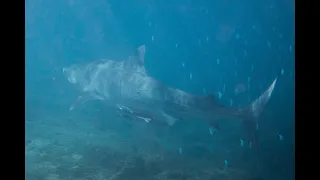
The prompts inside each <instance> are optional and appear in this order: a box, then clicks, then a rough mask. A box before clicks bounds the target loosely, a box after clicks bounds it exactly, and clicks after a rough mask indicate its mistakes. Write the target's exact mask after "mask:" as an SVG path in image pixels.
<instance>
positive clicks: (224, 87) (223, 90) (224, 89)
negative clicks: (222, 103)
mask: <svg viewBox="0 0 320 180" xmlns="http://www.w3.org/2000/svg"><path fill="white" fill-rule="evenodd" d="M222 92H226V84H223V89H222Z"/></svg>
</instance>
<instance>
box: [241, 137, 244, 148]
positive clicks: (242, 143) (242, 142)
mask: <svg viewBox="0 0 320 180" xmlns="http://www.w3.org/2000/svg"><path fill="white" fill-rule="evenodd" d="M240 146H241V147H243V146H244V141H243V139H240Z"/></svg>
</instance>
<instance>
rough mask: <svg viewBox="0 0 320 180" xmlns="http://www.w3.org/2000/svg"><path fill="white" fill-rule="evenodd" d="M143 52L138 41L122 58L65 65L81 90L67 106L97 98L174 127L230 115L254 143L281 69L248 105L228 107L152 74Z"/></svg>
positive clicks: (214, 124)
mask: <svg viewBox="0 0 320 180" xmlns="http://www.w3.org/2000/svg"><path fill="white" fill-rule="evenodd" d="M145 53H146V47H145V45H142V46H140V47H138V48H137V50H136V53H135V54H134V55H132V56H129V58H128V59H126V60H122V61H115V60H108V59H103V60H98V61H94V62H91V63H87V64H75V65H72V66H70V67H67V68H63V73H64V75H65V76H66V78H67V79H68V81H69V82H70V83H71V84H73V85H74V86H76V87H77V88H78V90H79V91H80V92H81V96H79V97H78V99H77V100H76V101H75V102H74V103H73V104H72V105H71V107H70V110H73V109H74V108H75V107H76V106H77V105H79V104H83V103H85V102H86V101H89V100H101V101H103V102H104V104H106V105H107V107H108V108H111V109H112V110H114V111H115V112H117V113H118V114H119V115H121V116H123V117H125V118H129V119H132V120H137V121H141V122H144V123H157V124H163V125H167V126H173V125H174V124H175V123H176V122H178V121H183V120H185V119H201V120H203V121H205V122H207V123H208V125H210V126H211V127H213V128H214V129H216V130H219V129H220V128H219V124H220V123H221V122H223V121H224V120H225V119H232V121H234V122H238V123H240V125H242V127H244V129H245V131H246V134H247V135H248V137H249V138H250V141H251V143H252V145H253V146H254V145H256V143H257V131H258V123H259V116H260V114H261V113H262V112H263V110H264V108H265V106H266V104H267V102H268V101H269V99H270V97H271V94H272V92H273V90H274V88H275V85H276V82H277V79H278V76H279V74H278V76H277V77H276V78H275V79H274V80H273V82H272V83H271V85H270V86H269V87H268V88H267V89H266V90H265V91H264V92H263V93H262V94H261V95H260V96H259V97H258V98H257V99H255V100H254V101H252V102H251V104H249V105H248V106H247V107H244V108H235V107H228V106H225V105H223V104H222V103H219V100H218V99H217V98H215V97H214V96H208V95H193V94H191V93H188V92H186V91H183V90H181V89H177V88H174V87H170V86H168V85H167V84H165V83H164V82H161V81H159V80H157V79H156V78H154V77H152V76H150V75H149V74H148V73H147V71H146V69H145Z"/></svg>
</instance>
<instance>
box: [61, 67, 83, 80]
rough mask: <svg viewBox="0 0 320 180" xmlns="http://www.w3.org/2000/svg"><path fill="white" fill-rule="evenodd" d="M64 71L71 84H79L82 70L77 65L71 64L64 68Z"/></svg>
mask: <svg viewBox="0 0 320 180" xmlns="http://www.w3.org/2000/svg"><path fill="white" fill-rule="evenodd" d="M62 72H63V74H64V75H65V76H66V78H67V79H68V81H69V82H70V83H71V84H77V83H78V82H79V78H80V72H81V71H80V69H79V68H77V67H76V66H71V67H69V68H63V69H62Z"/></svg>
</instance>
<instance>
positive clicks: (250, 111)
mask: <svg viewBox="0 0 320 180" xmlns="http://www.w3.org/2000/svg"><path fill="white" fill-rule="evenodd" d="M280 72H281V71H280ZM280 75H281V73H279V74H278V76H277V77H276V78H275V79H274V80H273V82H272V84H271V85H270V86H269V87H268V89H267V90H266V91H264V92H263V93H262V94H261V95H260V96H259V97H258V98H257V99H255V100H254V101H253V102H252V103H251V104H250V105H249V107H248V108H247V109H246V118H244V121H243V122H242V124H243V126H244V128H245V130H246V131H247V133H248V135H249V138H250V140H251V143H252V144H251V145H252V147H253V148H257V143H258V136H257V133H258V129H259V116H260V114H261V113H262V112H263V110H264V108H265V106H266V105H267V103H268V101H269V99H270V97H271V95H272V92H273V90H274V88H275V85H276V83H277V81H278V77H279V76H280Z"/></svg>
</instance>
